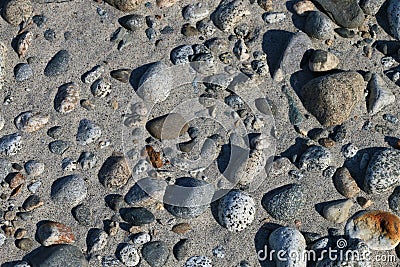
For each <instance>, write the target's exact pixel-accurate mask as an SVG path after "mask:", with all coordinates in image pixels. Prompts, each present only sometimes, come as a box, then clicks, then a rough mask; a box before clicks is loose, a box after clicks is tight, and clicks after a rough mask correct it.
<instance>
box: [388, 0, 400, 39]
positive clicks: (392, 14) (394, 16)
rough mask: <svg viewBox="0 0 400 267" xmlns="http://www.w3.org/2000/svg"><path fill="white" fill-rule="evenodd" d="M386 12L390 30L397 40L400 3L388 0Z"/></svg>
mask: <svg viewBox="0 0 400 267" xmlns="http://www.w3.org/2000/svg"><path fill="white" fill-rule="evenodd" d="M387 14H388V20H389V28H390V32H391V33H392V35H393V36H394V37H395V38H396V39H397V40H400V3H399V2H398V1H396V0H390V1H389V5H388V9H387Z"/></svg>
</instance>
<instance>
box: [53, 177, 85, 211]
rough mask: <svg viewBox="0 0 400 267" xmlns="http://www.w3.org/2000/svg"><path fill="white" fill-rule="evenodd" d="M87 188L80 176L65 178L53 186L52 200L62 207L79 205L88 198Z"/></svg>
mask: <svg viewBox="0 0 400 267" xmlns="http://www.w3.org/2000/svg"><path fill="white" fill-rule="evenodd" d="M86 194H87V186H86V184H85V180H84V179H83V177H82V176H81V175H79V174H73V175H68V176H64V177H62V178H60V179H58V180H56V181H55V182H54V183H53V185H52V186H51V198H52V200H53V201H54V202H55V203H57V204H60V205H67V206H70V207H73V206H76V205H78V204H79V203H80V202H82V201H83V200H84V199H85V198H86Z"/></svg>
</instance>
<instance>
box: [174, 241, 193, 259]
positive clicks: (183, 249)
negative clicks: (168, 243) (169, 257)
mask: <svg viewBox="0 0 400 267" xmlns="http://www.w3.org/2000/svg"><path fill="white" fill-rule="evenodd" d="M190 245H191V242H190V239H181V240H179V241H178V243H176V244H175V245H174V247H173V251H172V252H173V254H174V256H175V258H176V259H177V260H178V261H181V260H183V259H185V258H186V257H187V255H188V253H189V249H190Z"/></svg>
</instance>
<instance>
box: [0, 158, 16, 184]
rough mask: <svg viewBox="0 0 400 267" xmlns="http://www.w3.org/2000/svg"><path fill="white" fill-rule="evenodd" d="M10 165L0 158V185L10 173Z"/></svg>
mask: <svg viewBox="0 0 400 267" xmlns="http://www.w3.org/2000/svg"><path fill="white" fill-rule="evenodd" d="M12 170H13V168H12V164H11V162H10V161H9V160H8V159H5V158H0V183H1V182H3V181H4V179H5V178H6V176H7V175H8V174H9V173H10V172H12Z"/></svg>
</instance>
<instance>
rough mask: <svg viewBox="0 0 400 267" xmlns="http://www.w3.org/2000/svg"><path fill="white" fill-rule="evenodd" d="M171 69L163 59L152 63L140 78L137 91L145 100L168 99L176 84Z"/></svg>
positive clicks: (159, 100) (156, 101)
mask: <svg viewBox="0 0 400 267" xmlns="http://www.w3.org/2000/svg"><path fill="white" fill-rule="evenodd" d="M171 71H172V70H171V69H169V68H168V66H167V65H165V64H164V63H162V62H161V61H158V62H156V63H154V64H152V65H151V66H150V67H149V68H148V69H147V70H146V72H145V73H144V74H143V75H142V77H141V78H140V80H139V88H138V90H137V91H136V93H137V94H138V95H139V96H140V97H141V98H142V99H143V100H145V101H150V102H153V103H159V102H162V101H164V100H166V99H167V98H168V96H169V94H170V91H171V90H172V88H174V84H175V80H174V79H173V75H171Z"/></svg>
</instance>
